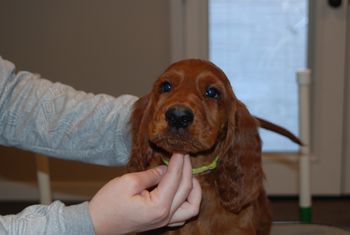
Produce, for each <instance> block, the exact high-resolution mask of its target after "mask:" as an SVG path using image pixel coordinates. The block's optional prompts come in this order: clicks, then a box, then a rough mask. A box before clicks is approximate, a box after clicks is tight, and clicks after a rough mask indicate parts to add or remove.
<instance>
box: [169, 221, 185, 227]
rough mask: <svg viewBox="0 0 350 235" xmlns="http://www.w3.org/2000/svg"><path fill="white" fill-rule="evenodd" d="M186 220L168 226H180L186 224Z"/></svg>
mask: <svg viewBox="0 0 350 235" xmlns="http://www.w3.org/2000/svg"><path fill="white" fill-rule="evenodd" d="M184 224H185V222H180V223H173V224H168V227H179V226H182V225H184Z"/></svg>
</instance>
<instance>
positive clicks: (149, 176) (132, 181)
mask: <svg viewBox="0 0 350 235" xmlns="http://www.w3.org/2000/svg"><path fill="white" fill-rule="evenodd" d="M166 171H167V167H166V166H163V165H162V166H157V167H155V168H152V169H149V170H146V171H140V172H136V173H130V174H126V175H124V176H123V177H122V178H123V179H124V182H125V184H126V189H129V191H130V193H131V194H132V195H134V194H139V193H141V192H143V191H144V190H145V189H148V188H150V187H152V186H155V185H157V184H158V183H159V182H160V180H161V179H162V177H163V175H164V174H165V173H166Z"/></svg>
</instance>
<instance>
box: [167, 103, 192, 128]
mask: <svg viewBox="0 0 350 235" xmlns="http://www.w3.org/2000/svg"><path fill="white" fill-rule="evenodd" d="M193 118H194V115H193V112H192V110H191V109H189V108H187V107H184V106H180V105H177V106H172V107H171V108H169V109H168V111H166V113H165V119H166V121H167V122H168V125H169V126H170V127H174V128H176V129H180V128H183V129H185V128H187V127H188V126H189V125H190V124H191V123H192V122H193Z"/></svg>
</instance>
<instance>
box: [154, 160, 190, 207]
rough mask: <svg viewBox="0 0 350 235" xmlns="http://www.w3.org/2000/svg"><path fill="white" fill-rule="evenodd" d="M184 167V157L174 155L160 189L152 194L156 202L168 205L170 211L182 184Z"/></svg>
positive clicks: (160, 183) (159, 185)
mask: <svg viewBox="0 0 350 235" xmlns="http://www.w3.org/2000/svg"><path fill="white" fill-rule="evenodd" d="M183 165H184V157H183V155H182V154H173V156H172V157H171V158H170V161H169V164H168V169H167V171H166V173H165V175H164V177H163V178H162V179H161V180H160V182H159V184H158V187H157V188H156V189H155V190H153V191H152V192H151V194H152V196H153V198H155V200H159V203H161V204H163V203H164V204H166V205H165V206H166V207H169V209H170V208H171V203H172V201H173V199H174V197H175V194H176V191H177V190H178V188H179V185H180V182H181V178H182V169H183Z"/></svg>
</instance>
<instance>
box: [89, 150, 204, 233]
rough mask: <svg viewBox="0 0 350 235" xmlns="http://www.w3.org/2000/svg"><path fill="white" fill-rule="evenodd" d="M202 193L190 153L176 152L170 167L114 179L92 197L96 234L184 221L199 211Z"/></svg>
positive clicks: (140, 229)
mask: <svg viewBox="0 0 350 235" xmlns="http://www.w3.org/2000/svg"><path fill="white" fill-rule="evenodd" d="M154 186H155V187H154ZM151 187H154V188H153V189H152V190H151V191H149V190H147V189H148V188H151ZM201 194H202V192H201V188H200V186H199V183H198V181H197V180H196V179H194V178H193V176H192V166H191V162H190V158H189V156H188V155H182V154H173V156H172V157H171V159H170V162H169V165H168V167H166V166H158V167H155V168H153V169H150V170H146V171H142V172H136V173H129V174H125V175H123V176H121V177H118V178H115V179H113V180H111V181H110V182H108V183H107V184H106V185H105V186H104V187H103V188H102V189H100V190H99V191H98V192H97V194H96V195H95V196H94V197H93V198H92V200H91V201H90V203H89V209H90V214H91V218H92V222H93V225H94V228H95V232H96V234H98V235H99V234H127V233H132V232H141V231H146V230H150V229H155V228H159V227H163V226H179V225H183V224H184V223H185V221H186V220H188V219H190V218H192V217H193V216H196V215H197V214H198V211H199V206H200V202H201V197H202V196H201Z"/></svg>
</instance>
